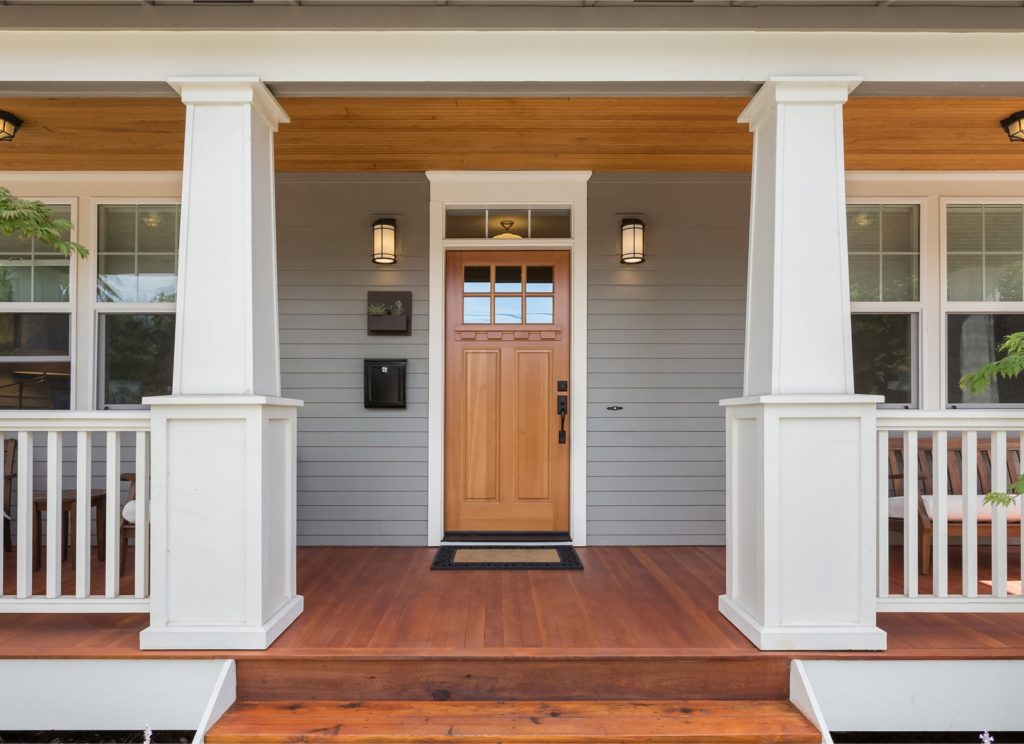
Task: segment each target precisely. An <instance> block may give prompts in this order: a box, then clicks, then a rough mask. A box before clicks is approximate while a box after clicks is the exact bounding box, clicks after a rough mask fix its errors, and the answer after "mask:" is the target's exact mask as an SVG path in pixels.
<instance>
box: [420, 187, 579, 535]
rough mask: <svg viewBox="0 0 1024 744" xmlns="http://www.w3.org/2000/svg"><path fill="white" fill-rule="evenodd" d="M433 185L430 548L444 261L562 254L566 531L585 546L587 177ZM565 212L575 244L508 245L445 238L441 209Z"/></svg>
mask: <svg viewBox="0 0 1024 744" xmlns="http://www.w3.org/2000/svg"><path fill="white" fill-rule="evenodd" d="M427 178H428V179H429V180H430V307H431V308H432V311H431V318H430V333H429V343H428V357H429V360H428V365H429V386H430V388H429V393H430V394H429V400H428V436H427V439H428V446H427V452H428V454H427V460H428V470H427V542H428V544H429V545H440V544H441V542H442V539H443V537H444V447H445V441H444V408H445V390H444V381H445V358H444V328H445V325H444V306H445V303H444V292H445V287H444V276H445V271H444V263H445V253H446V251H447V250H458V249H466V248H473V249H493V250H525V249H530V248H536V249H548V250H552V249H567V250H569V252H570V256H571V265H570V281H571V285H572V288H571V292H572V313H571V316H570V319H571V326H570V328H571V341H570V343H571V350H570V366H571V371H570V377H569V380H570V383H569V384H570V387H569V406H570V411H574V412H576V413H575V415H573V416H572V417H571V420H570V424H569V426H570V432H569V438H570V446H571V450H570V453H569V530H570V535H571V537H572V543H573V545H578V546H582V545H586V541H587V415H586V410H587V182H588V180H589V178H590V172H589V171H551V172H547V171H546V172H539V171H522V172H520V171H496V172H491V171H488V172H470V171H459V172H452V171H444V172H439V171H428V172H427ZM497 204H500V205H501V206H502V207H507V208H513V207H515V206H520V207H533V208H538V209H540V208H547V207H552V208H569V209H571V210H572V235H573V238H572V239H564V238H563V239H550V240H548V239H542V238H522V239H520V240H516V241H514V243H515V245H508V243H507V242H506V241H494V240H490V239H482V240H467V239H458V238H456V239H446V238H445V237H444V223H445V210H446V209H447V208H449V207H451V208H459V207H467V208H480V207H483V206H486V205H491V206H494V205H497Z"/></svg>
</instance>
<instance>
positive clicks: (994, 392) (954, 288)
mask: <svg viewBox="0 0 1024 744" xmlns="http://www.w3.org/2000/svg"><path fill="white" fill-rule="evenodd" d="M942 215H943V222H944V230H943V234H944V248H945V250H944V256H945V291H944V296H943V309H944V312H943V320H944V324H945V328H944V339H943V341H944V350H945V370H944V372H945V383H946V405H947V406H951V407H954V408H957V407H970V406H985V407H989V406H1005V405H1024V380H1022V379H1020V378H1016V379H998V380H995V381H993V383H992V384H991V385H990V386H989V387H988V389H986V390H985V391H983V392H980V393H971V392H968V391H964V390H961V389H960V384H959V381H960V378H961V377H962V376H963V375H965V374H968V373H970V372H974V371H975V370H977V369H978V368H979V367H980V366H982V365H983V364H986V363H988V362H991V361H994V360H995V359H997V358H999V357H1000V356H1001V354H1000V353H999V345H1000V344H1001V343H1002V341H1003V339H1004V338H1005V337H1006V336H1007V335H1008V334H1010V333H1016V332H1019V331H1024V202H1022V201H1021V200H1013V201H1001V200H992V199H985V200H970V199H944V200H942Z"/></svg>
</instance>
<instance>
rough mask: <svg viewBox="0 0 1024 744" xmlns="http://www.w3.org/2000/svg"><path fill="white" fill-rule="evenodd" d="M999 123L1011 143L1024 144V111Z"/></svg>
mask: <svg viewBox="0 0 1024 744" xmlns="http://www.w3.org/2000/svg"><path fill="white" fill-rule="evenodd" d="M999 123H1000V124H1002V125H1003V131H1004V132H1006V134H1007V136H1008V137H1009V138H1010V142H1024V111H1018V112H1016V113H1014V114H1010V115H1009V116H1007V117H1006V118H1005V119H1003V120H1002V121H1001V122H999Z"/></svg>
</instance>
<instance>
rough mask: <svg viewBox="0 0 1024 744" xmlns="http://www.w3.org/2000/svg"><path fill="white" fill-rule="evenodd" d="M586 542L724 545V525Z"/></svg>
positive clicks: (595, 537)
mask: <svg viewBox="0 0 1024 744" xmlns="http://www.w3.org/2000/svg"><path fill="white" fill-rule="evenodd" d="M300 542H301V541H300ZM587 542H588V544H590V545H593V546H595V547H600V546H602V545H725V525H724V524H723V525H722V534H721V535H717V534H715V535H629V534H623V535H591V536H590V537H589V538H588V540H587ZM722 590H723V591H724V590H725V585H723V586H722Z"/></svg>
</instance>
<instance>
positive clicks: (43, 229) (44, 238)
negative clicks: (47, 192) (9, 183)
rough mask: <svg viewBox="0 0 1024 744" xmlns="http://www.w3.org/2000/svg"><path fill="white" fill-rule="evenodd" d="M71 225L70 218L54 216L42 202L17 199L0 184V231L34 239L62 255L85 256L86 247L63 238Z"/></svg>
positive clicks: (87, 251) (26, 238)
mask: <svg viewBox="0 0 1024 744" xmlns="http://www.w3.org/2000/svg"><path fill="white" fill-rule="evenodd" d="M71 228H72V224H71V221H70V220H65V219H62V218H60V217H57V216H56V215H55V214H54V213H53V210H52V209H51V208H50V207H48V206H47V205H45V204H43V203H42V202H40V201H32V200H30V199H19V198H18V197H16V196H14V195H13V194H12V193H11V192H10V190H9V189H7V188H4V187H3V186H0V233H4V234H5V235H17V236H18V237H20V238H23V239H25V240H38V241H39V242H41V243H44V244H46V245H48V246H50V247H51V248H53V249H54V250H55V251H58V252H60V253H63V254H64V255H65V256H70V255H72V254H75V255H76V256H78V257H79V258H85V257H86V256H88V255H89V250H88V249H87V248H86V247H85V246H84V245H81V244H80V243H75V242H74V241H71V240H65V238H64V236H65V235H67V234H69V233H70V232H71Z"/></svg>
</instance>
